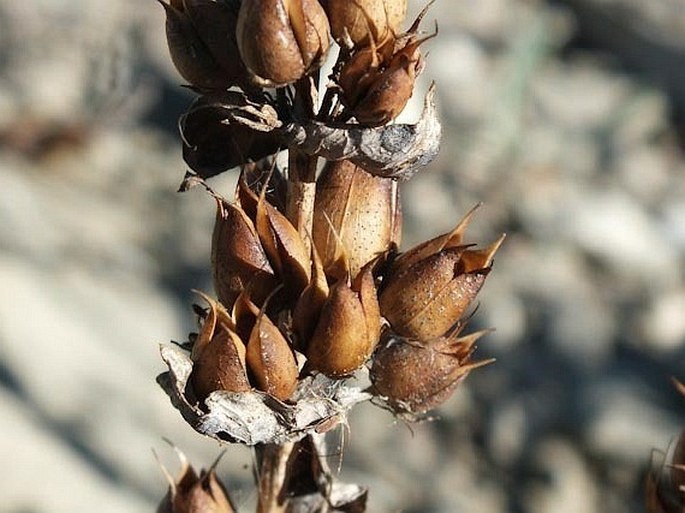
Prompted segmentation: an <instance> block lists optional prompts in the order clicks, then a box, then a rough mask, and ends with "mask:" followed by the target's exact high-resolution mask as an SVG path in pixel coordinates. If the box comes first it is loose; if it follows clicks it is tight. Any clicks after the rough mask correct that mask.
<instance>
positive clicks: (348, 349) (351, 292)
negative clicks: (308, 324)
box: [307, 265, 381, 378]
mask: <svg viewBox="0 0 685 513" xmlns="http://www.w3.org/2000/svg"><path fill="white" fill-rule="evenodd" d="M371 270H372V265H368V266H367V267H366V268H365V269H363V270H362V271H361V272H360V273H359V276H358V277H357V279H356V280H355V282H354V283H353V286H352V287H350V286H349V285H348V284H347V283H346V282H345V281H344V280H341V281H338V282H337V283H335V284H334V285H333V286H332V287H331V291H330V294H329V296H328V299H327V301H326V303H325V304H324V306H323V309H322V311H321V315H320V316H319V321H318V323H317V326H316V329H315V330H314V333H313V335H312V337H311V339H310V340H309V344H308V345H307V359H308V361H309V363H310V365H311V366H312V368H314V369H316V370H318V371H319V372H322V373H323V374H325V375H326V376H328V377H330V378H343V377H346V376H348V375H350V374H351V373H352V372H354V371H355V370H357V369H358V368H360V367H361V366H362V365H364V363H365V362H366V361H367V360H368V359H369V356H370V355H371V353H372V352H373V350H374V348H375V347H376V344H378V340H379V337H380V323H381V319H380V314H379V313H380V312H379V308H378V300H377V298H376V286H375V284H374V280H373V275H372V273H371Z"/></svg>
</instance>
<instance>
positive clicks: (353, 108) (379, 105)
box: [337, 4, 437, 126]
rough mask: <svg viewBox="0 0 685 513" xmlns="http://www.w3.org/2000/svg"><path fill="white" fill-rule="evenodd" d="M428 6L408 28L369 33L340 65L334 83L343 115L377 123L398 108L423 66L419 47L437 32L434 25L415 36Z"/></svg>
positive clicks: (364, 123) (389, 119) (412, 86)
mask: <svg viewBox="0 0 685 513" xmlns="http://www.w3.org/2000/svg"><path fill="white" fill-rule="evenodd" d="M429 6H430V4H428V6H426V7H425V8H424V9H423V11H421V13H420V14H419V15H418V17H417V18H416V20H415V21H414V23H413V24H412V26H411V28H410V29H409V31H407V32H406V33H404V34H400V35H399V36H395V35H394V34H391V35H389V36H388V37H386V38H385V39H381V40H379V39H377V38H374V37H370V38H369V43H368V46H367V47H364V48H360V49H358V50H356V51H355V52H354V53H353V54H352V56H351V57H350V59H349V60H348V61H347V62H346V63H345V65H344V66H343V67H342V69H341V70H340V74H339V75H338V77H337V83H338V85H339V86H340V89H341V92H342V95H341V99H342V101H343V103H344V104H345V106H346V107H347V110H346V115H347V116H354V117H355V118H356V119H357V121H358V122H359V123H360V124H363V125H367V126H381V125H384V124H386V123H388V122H389V121H391V120H393V119H394V118H396V117H397V116H398V115H399V113H400V112H402V110H403V109H404V107H405V106H406V104H407V102H408V101H409V98H411V95H412V92H413V90H414V83H415V81H416V77H417V75H418V74H419V73H420V71H421V69H422V67H423V61H422V59H421V52H420V48H419V47H420V46H421V45H422V44H423V43H424V42H426V41H427V40H429V39H431V38H433V37H435V36H436V35H437V28H436V30H435V33H434V34H432V35H430V36H428V37H424V38H422V39H419V38H418V37H417V32H418V27H419V24H420V22H421V20H422V19H423V16H424V15H425V14H426V12H427V10H428V7H429Z"/></svg>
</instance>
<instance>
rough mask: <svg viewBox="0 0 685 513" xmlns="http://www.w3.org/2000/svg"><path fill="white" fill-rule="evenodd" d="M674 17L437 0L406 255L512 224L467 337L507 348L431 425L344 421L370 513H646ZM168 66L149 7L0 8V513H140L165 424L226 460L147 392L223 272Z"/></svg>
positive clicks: (655, 4) (149, 498)
mask: <svg viewBox="0 0 685 513" xmlns="http://www.w3.org/2000/svg"><path fill="white" fill-rule="evenodd" d="M679 5H680V1H679V0H652V1H650V2H638V1H636V0H632V1H631V0H577V1H576V0H568V1H567V2H558V3H547V2H543V1H541V0H540V1H536V0H527V1H526V0H479V1H475V0H456V1H448V0H440V1H438V2H436V4H435V5H434V6H433V7H432V9H431V13H430V14H429V16H428V18H436V19H438V20H439V25H440V36H439V38H438V39H436V40H435V41H431V42H430V43H428V44H427V47H428V49H429V50H430V55H429V57H428V60H427V67H426V72H425V77H424V78H425V83H424V85H423V87H424V88H425V86H426V85H427V83H428V80H430V79H434V80H435V81H436V82H437V86H438V96H439V101H440V106H441V110H442V116H443V120H444V126H445V134H444V140H443V149H442V152H441V155H440V157H439V159H438V160H437V161H436V162H434V163H433V164H432V165H431V166H430V167H429V168H427V169H426V170H425V171H424V172H423V173H422V174H420V175H419V176H417V177H416V178H415V179H413V180H412V181H411V182H410V183H408V184H406V185H404V186H403V193H404V206H405V213H406V221H405V244H406V245H407V246H408V245H410V244H412V243H413V242H416V241H418V240H420V239H425V238H427V237H428V236H431V235H434V234H437V233H439V232H440V231H444V230H446V229H448V228H450V227H451V225H452V224H453V223H454V222H456V221H457V220H458V219H459V218H460V216H461V215H462V214H463V213H464V212H465V211H466V210H467V209H468V208H470V207H471V206H472V205H473V204H475V203H476V202H478V201H483V202H484V206H483V207H482V208H481V211H480V212H479V215H478V216H477V217H476V219H475V221H474V223H473V225H472V227H471V229H470V235H471V238H472V239H474V240H475V241H479V242H488V241H490V240H492V239H493V238H494V237H495V236H496V235H497V234H499V233H500V232H502V231H506V232H507V233H508V238H507V240H506V243H505V245H504V247H503V249H502V250H501V253H500V254H499V255H498V258H497V261H496V264H495V269H494V271H493V273H492V274H491V276H490V277H489V278H488V282H487V284H486V287H485V289H484V291H483V292H482V295H481V296H480V297H481V303H480V308H479V310H478V313H477V315H476V317H475V319H474V328H475V327H486V326H493V327H496V328H497V331H496V332H494V333H493V334H491V335H490V336H488V337H487V338H486V339H485V340H484V341H483V342H482V344H481V347H480V349H479V354H480V355H481V356H482V357H484V358H485V357H495V358H497V362H496V363H495V364H493V365H490V366H488V367H486V368H484V369H481V370H479V371H478V372H475V373H474V374H473V375H471V376H470V377H469V379H468V380H467V382H466V383H465V385H464V386H462V388H461V389H460V390H459V391H458V393H457V394H455V396H454V398H453V399H452V400H450V401H449V402H448V403H447V404H445V405H444V406H443V407H442V408H441V409H440V410H439V411H438V412H437V413H438V417H437V419H436V420H435V421H433V422H429V423H424V424H420V425H416V426H407V425H404V424H402V423H398V422H395V421H394V419H393V418H392V417H391V416H390V415H389V414H388V413H387V412H384V411H381V410H379V409H377V408H375V407H373V406H371V405H367V406H363V407H360V408H359V409H358V411H356V412H355V414H354V415H353V418H352V419H351V423H350V431H349V433H347V434H346V435H345V436H344V437H343V440H341V444H343V445H344V449H345V458H344V461H343V462H342V465H343V475H344V477H345V478H346V479H348V480H355V481H357V482H361V483H365V484H368V485H369V486H370V487H371V504H370V508H369V511H372V512H374V513H376V512H378V513H384V512H387V513H390V512H400V511H401V512H404V513H414V512H416V513H419V512H426V513H455V512H461V511H464V512H469V513H478V512H488V513H498V512H502V513H504V512H511V513H516V512H530V513H543V512H551V511H554V512H555V513H560V512H561V513H563V512H567V511H568V512H578V511H583V512H587V513H593V512H602V513H605V512H606V513H613V512H616V513H618V512H633V511H634V512H637V511H642V497H641V490H642V480H643V478H644V472H645V471H646V469H647V468H648V465H649V462H650V458H651V457H652V455H651V451H652V449H653V448H659V449H666V448H667V447H668V446H669V443H671V442H672V441H673V439H674V437H675V436H677V434H678V433H679V430H680V429H681V428H682V426H683V418H684V415H683V413H684V412H685V399H683V398H682V397H680V396H678V394H676V392H675V391H674V390H673V388H672V386H671V385H670V383H669V378H670V376H676V377H680V378H681V379H685V371H683V365H682V364H683V358H684V356H685V351H684V346H683V343H684V342H685V276H684V272H683V269H684V266H683V264H684V260H685V159H684V158H683V140H684V138H683V135H684V134H685V124H683V121H682V120H683V119H685V78H683V74H682V70H683V69H685V66H682V64H683V63H685V40H683V33H685V31H684V30H683V29H685V18H683V12H682V9H680V8H679ZM420 7H421V5H419V4H418V3H416V2H415V3H413V4H412V8H413V12H417V11H418V10H419V8H420ZM678 64H681V66H680V67H678ZM179 82H180V79H179V78H178V76H177V75H176V74H175V72H174V70H173V69H172V67H171V64H170V62H169V59H168V56H167V53H166V48H165V41H164V32H163V14H162V10H161V8H160V7H159V5H157V4H156V2H153V1H152V0H149V2H140V1H139V0H113V1H110V2H78V1H76V0H59V1H58V0H33V1H32V2H13V1H11V0H0V178H1V179H2V183H1V186H0V220H1V222H0V284H2V286H3V289H4V290H5V293H4V295H3V298H2V300H0V419H2V420H0V435H1V436H0V459H1V461H2V462H3V465H4V467H5V471H4V472H3V478H2V480H0V497H1V500H0V511H2V512H7V513H53V512H54V513H62V512H65V513H66V512H69V513H79V512H83V513H86V512H89V513H90V512H92V511H98V512H101V513H109V512H111V513H119V512H127V513H131V512H132V513H137V512H141V513H142V512H145V511H153V510H154V507H155V504H156V502H157V501H158V500H159V498H161V496H162V495H163V494H164V492H165V488H166V484H165V481H164V479H163V477H162V474H161V472H160V471H159V469H158V463H157V461H156V460H155V457H154V456H153V454H152V450H151V449H154V450H155V451H156V452H157V453H158V455H159V458H160V459H161V460H162V461H163V462H164V463H165V464H166V465H167V466H169V467H170V469H171V470H172V471H173V470H175V468H176V462H175V461H174V455H173V451H171V449H170V448H169V447H168V446H167V445H166V444H165V443H164V442H163V440H162V437H166V438H168V439H170V440H172V441H173V442H174V443H175V444H177V445H178V446H179V447H180V448H182V449H183V450H184V451H186V452H187V454H188V455H189V457H190V459H191V460H192V461H194V462H196V463H197V464H198V465H205V466H207V465H209V464H210V463H211V462H212V461H213V460H214V458H215V457H216V456H217V455H218V453H219V452H220V450H221V448H220V447H218V446H217V445H216V444H215V443H214V442H212V441H209V440H203V439H200V438H199V436H198V435H196V434H195V433H194V432H193V431H192V430H191V429H190V428H188V427H187V426H186V425H185V424H184V423H183V421H182V420H181V418H180V416H179V415H178V414H177V412H176V411H175V410H173V409H172V407H171V405H170V404H169V402H168V399H167V398H166V396H165V395H164V394H163V393H162V391H161V390H160V389H159V388H158V387H157V386H156V384H155V382H154V377H155V376H156V375H157V374H158V373H159V372H161V371H162V370H163V369H162V364H161V362H160V360H159V357H158V352H157V348H158V343H160V342H167V341H169V340H171V339H176V340H178V339H182V338H183V337H185V335H186V333H187V331H188V330H189V329H191V328H192V324H191V323H192V320H193V318H192V314H191V311H190V310H189V308H188V305H189V301H190V289H191V288H202V289H209V287H210V285H209V278H208V241H209V233H210V230H211V224H212V219H213V206H212V204H211V202H209V201H208V200H207V198H206V197H205V196H204V195H203V194H201V193H199V192H198V193H196V192H193V191H191V192H190V193H187V194H184V195H179V194H176V193H175V192H174V191H175V190H176V187H177V185H178V183H179V181H180V179H181V177H182V175H183V172H184V166H183V163H182V160H181V155H180V148H179V145H178V143H177V140H176V134H175V119H176V117H177V116H178V114H180V113H181V112H182V110H183V109H184V107H185V106H186V105H187V103H188V102H189V99H190V96H189V95H188V93H186V92H185V91H183V90H182V89H181V88H180V87H178V84H179ZM415 115H416V108H415V107H414V108H410V109H408V111H407V113H406V116H407V117H408V118H411V117H412V116H415ZM233 179H234V177H231V176H227V177H225V178H224V177H221V178H220V179H218V180H216V181H215V184H216V187H217V188H219V189H220V190H223V191H226V192H227V193H228V192H229V191H230V190H231V183H232V180H233ZM227 449H228V453H227V455H226V456H225V457H224V459H223V461H222V462H221V464H220V466H219V473H220V475H221V477H222V478H224V480H225V481H226V482H227V483H228V485H229V488H231V489H232V490H235V492H234V493H235V497H236V498H237V502H238V503H239V504H241V505H242V506H243V508H244V509H243V510H242V511H250V504H252V503H253V501H254V496H253V492H252V490H253V488H252V485H251V474H250V469H249V466H250V462H251V457H250V453H249V451H247V450H245V449H243V448H238V447H228V448H227ZM654 458H655V459H656V460H657V461H658V459H659V455H658V454H657V455H655V456H654Z"/></svg>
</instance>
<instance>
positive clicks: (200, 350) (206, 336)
mask: <svg viewBox="0 0 685 513" xmlns="http://www.w3.org/2000/svg"><path fill="white" fill-rule="evenodd" d="M199 294H200V296H201V297H202V298H203V299H204V300H205V301H206V302H207V303H208V304H209V311H208V312H207V316H206V318H205V319H204V321H203V324H202V328H201V329H200V333H199V334H198V336H197V339H196V341H195V344H194V345H193V350H192V352H191V355H190V358H191V360H192V361H193V370H192V372H191V374H190V380H191V383H192V385H193V391H194V392H195V396H196V397H197V399H198V400H200V401H203V400H204V399H205V398H206V397H207V396H208V395H209V394H211V393H212V392H214V391H216V390H226V391H228V392H247V391H249V390H250V389H251V388H252V387H251V386H250V383H249V381H248V379H247V373H246V371H245V369H246V365H245V345H244V344H243V342H242V341H241V340H240V337H239V336H238V335H237V334H236V333H235V331H234V325H233V321H232V319H231V318H230V316H229V315H228V313H227V312H226V310H225V309H224V308H223V307H222V306H221V305H220V304H219V303H217V302H216V301H214V300H212V299H210V298H209V297H207V296H206V295H204V294H202V293H199Z"/></svg>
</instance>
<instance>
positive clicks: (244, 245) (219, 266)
mask: <svg viewBox="0 0 685 513" xmlns="http://www.w3.org/2000/svg"><path fill="white" fill-rule="evenodd" d="M216 202H217V212H216V221H215V223H214V232H213V234H212V248H211V255H212V275H213V278H214V288H215V290H216V293H217V296H218V298H219V301H221V303H223V304H224V305H225V306H226V307H227V308H232V306H233V303H234V302H235V300H236V298H237V297H238V295H239V294H240V293H241V292H243V291H244V290H246V289H247V288H248V287H249V288H250V297H251V298H252V300H253V301H255V302H256V303H257V304H259V305H261V304H262V302H263V301H264V300H265V299H266V297H267V296H268V295H269V293H271V291H273V290H274V289H275V288H276V286H277V284H278V282H277V280H276V276H275V275H274V271H273V268H272V267H271V264H270V263H269V261H268V259H267V257H266V253H264V249H263V248H262V245H261V242H260V241H259V237H258V235H257V231H256V229H255V227H254V225H253V224H252V221H251V220H250V218H249V217H247V214H246V213H245V212H244V211H243V209H242V208H241V207H240V206H239V205H231V204H229V203H227V202H226V201H224V200H223V199H221V198H216Z"/></svg>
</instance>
